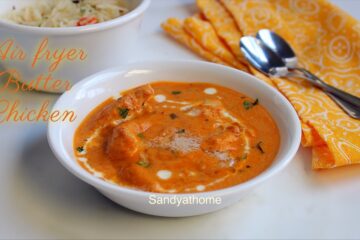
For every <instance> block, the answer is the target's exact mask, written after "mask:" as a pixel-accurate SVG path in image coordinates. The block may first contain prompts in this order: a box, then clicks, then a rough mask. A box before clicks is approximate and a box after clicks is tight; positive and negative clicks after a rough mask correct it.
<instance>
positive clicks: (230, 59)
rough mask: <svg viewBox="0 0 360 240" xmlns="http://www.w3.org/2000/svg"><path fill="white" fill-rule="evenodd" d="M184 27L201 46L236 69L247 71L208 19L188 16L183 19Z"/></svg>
mask: <svg viewBox="0 0 360 240" xmlns="http://www.w3.org/2000/svg"><path fill="white" fill-rule="evenodd" d="M184 29H185V31H186V32H187V33H188V34H190V35H191V36H192V37H193V38H194V39H195V40H196V41H197V42H198V43H199V44H200V45H201V46H202V47H203V48H205V49H206V50H208V51H209V52H212V53H213V54H214V55H216V56H218V57H219V58H221V59H222V60H223V61H225V62H227V63H229V64H230V65H232V66H234V67H236V68H237V69H240V70H243V71H246V72H248V68H247V67H246V66H245V65H244V64H242V63H241V62H240V61H238V60H237V59H236V57H235V56H234V55H233V53H232V52H231V51H230V50H229V49H228V47H227V46H226V45H225V44H224V43H223V42H222V41H221V39H220V38H219V37H218V35H217V34H216V32H215V30H214V28H213V26H212V25H211V24H210V23H209V22H208V21H206V20H203V19H200V18H198V17H188V18H186V19H185V21H184Z"/></svg>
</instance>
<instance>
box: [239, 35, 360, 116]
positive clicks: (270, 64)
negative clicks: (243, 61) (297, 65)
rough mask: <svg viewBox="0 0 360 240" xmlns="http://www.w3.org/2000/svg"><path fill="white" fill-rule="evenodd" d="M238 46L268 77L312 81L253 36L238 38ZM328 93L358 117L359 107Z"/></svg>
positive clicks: (343, 107)
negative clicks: (292, 68) (289, 66)
mask: <svg viewBox="0 0 360 240" xmlns="http://www.w3.org/2000/svg"><path fill="white" fill-rule="evenodd" d="M240 48H241V50H242V52H243V53H244V55H245V57H246V58H247V60H248V61H249V62H250V64H252V65H253V66H254V67H255V68H257V69H258V70H259V71H261V72H263V73H264V74H266V75H269V76H270V77H272V76H274V77H300V78H303V79H307V80H309V81H311V82H312V83H313V82H314V81H313V80H312V79H309V76H308V75H306V74H305V73H304V72H303V71H293V70H291V69H289V68H288V67H287V66H286V63H285V62H284V61H283V60H282V58H281V57H280V56H278V55H277V54H276V53H275V52H274V51H272V50H271V49H270V48H269V47H267V46H266V45H265V43H263V42H262V41H260V40H259V39H257V38H255V37H251V36H246V37H242V38H241V40H240ZM320 81H321V80H320ZM316 83H317V82H315V83H314V85H316V86H318V87H321V86H322V85H320V84H316ZM328 94H329V96H330V97H331V98H332V99H333V101H335V102H336V103H337V104H338V105H339V106H340V107H341V108H342V109H343V110H344V111H345V112H346V113H347V114H348V115H349V116H351V117H353V118H357V119H360V108H359V107H357V106H356V105H354V104H352V103H349V102H347V101H345V100H343V99H341V98H339V97H337V96H335V95H334V94H333V93H328Z"/></svg>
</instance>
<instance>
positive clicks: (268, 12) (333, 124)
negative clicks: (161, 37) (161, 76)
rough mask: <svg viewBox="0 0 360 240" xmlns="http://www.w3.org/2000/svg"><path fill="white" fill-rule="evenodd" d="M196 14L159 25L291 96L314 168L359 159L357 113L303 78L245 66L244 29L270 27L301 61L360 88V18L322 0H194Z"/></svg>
mask: <svg viewBox="0 0 360 240" xmlns="http://www.w3.org/2000/svg"><path fill="white" fill-rule="evenodd" d="M197 5H198V7H199V9H200V12H201V13H200V14H199V15H197V16H195V17H189V18H187V19H185V21H180V20H178V19H174V18H172V19H169V20H168V21H167V22H165V23H163V25H162V26H163V28H164V30H165V31H166V32H167V33H168V34H169V35H171V36H172V37H174V38H175V39H177V40H178V41H179V42H181V43H182V44H184V45H186V46H187V47H189V48H190V49H191V50H192V51H194V52H196V53H197V54H199V55H200V56H202V57H204V58H205V59H207V60H209V61H213V62H217V63H221V64H224V65H228V66H232V67H236V68H238V69H241V70H243V71H247V72H250V73H252V74H254V75H255V76H257V77H258V78H260V79H262V80H263V81H265V82H267V83H268V84H270V85H272V86H274V87H276V88H277V89H278V90H279V91H281V92H282V93H283V94H284V95H285V96H286V97H287V98H288V99H289V101H290V102H291V103H292V104H293V106H294V108H295V109H296V111H297V113H298V115H299V117H300V119H301V122H302V128H303V139H302V145H303V146H305V147H312V152H313V161H312V165H313V168H314V169H323V168H334V167H339V166H345V165H350V164H356V163H360V121H358V120H355V119H352V118H350V117H348V116H347V115H346V114H345V113H344V112H343V111H342V110H341V109H340V108H339V107H338V106H337V105H336V104H335V103H334V102H333V101H331V100H330V99H329V98H328V97H327V95H326V94H324V93H323V92H322V91H320V90H318V89H316V88H314V87H312V86H311V85H309V84H307V83H306V82H304V81H301V80H295V81H294V80H286V79H269V78H267V77H266V76H264V75H263V74H261V73H260V72H258V71H257V70H255V69H253V68H252V67H251V66H248V64H247V63H246V61H245V60H244V57H243V56H242V54H241V52H240V51H239V48H238V42H239V40H240V38H241V36H243V35H253V34H255V33H256V32H257V31H258V30H259V29H262V28H269V29H271V30H273V31H276V32H277V33H279V34H280V35H281V36H282V37H284V38H285V39H286V40H287V41H289V42H290V44H291V45H292V46H293V48H294V50H295V52H296V53H297V55H298V56H299V61H300V64H301V65H302V66H304V67H305V68H307V69H309V70H310V71H311V72H313V73H315V74H316V75H318V76H319V77H320V78H322V79H323V80H324V81H326V82H328V83H329V84H332V85H333V86H336V87H339V88H341V89H343V90H344V91H347V92H350V93H352V94H354V95H357V96H360V23H359V22H358V21H357V20H355V19H354V18H352V17H351V16H349V15H348V14H346V13H344V12H343V11H342V10H340V9H339V8H337V7H336V6H334V5H333V4H331V3H329V2H327V1H326V0H197Z"/></svg>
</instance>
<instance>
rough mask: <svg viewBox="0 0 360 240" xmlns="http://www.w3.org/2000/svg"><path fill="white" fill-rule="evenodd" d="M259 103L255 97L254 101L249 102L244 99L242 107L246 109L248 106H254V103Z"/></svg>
mask: <svg viewBox="0 0 360 240" xmlns="http://www.w3.org/2000/svg"><path fill="white" fill-rule="evenodd" d="M258 104H259V99H258V98H257V99H256V100H255V101H254V102H250V101H248V100H245V101H244V102H243V107H244V108H245V109H246V110H249V109H250V108H252V107H254V106H255V105H258Z"/></svg>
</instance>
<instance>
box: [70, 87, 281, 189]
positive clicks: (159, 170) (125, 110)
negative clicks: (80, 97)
mask: <svg viewBox="0 0 360 240" xmlns="http://www.w3.org/2000/svg"><path fill="white" fill-rule="evenodd" d="M279 144H280V136H279V131H278V128H277V126H276V124H275V122H274V120H273V119H272V118H271V116H270V115H269V113H268V112H267V111H266V110H265V109H264V108H263V107H262V106H261V104H260V102H259V100H257V99H256V100H254V99H250V98H248V97H246V96H245V95H243V94H241V93H239V92H236V91H234V90H231V89H228V88H225V87H221V86H218V85H214V84H208V83H172V82H157V83H152V84H149V85H144V86H140V87H138V88H135V89H132V90H129V91H126V92H124V93H123V94H122V97H121V98H119V99H116V100H115V99H109V100H107V101H105V102H104V103H102V104H101V105H100V106H98V107H96V108H95V109H94V110H93V111H92V112H91V113H90V114H89V115H88V116H87V117H86V118H85V120H84V121H83V122H82V123H81V125H80V127H79V128H78V129H77V131H76V134H75V139H74V148H75V153H76V156H77V158H78V161H79V163H80V164H81V166H82V167H84V168H85V169H86V170H88V171H89V172H91V173H92V174H95V175H97V176H99V177H101V178H103V179H104V180H106V181H109V182H113V183H116V184H119V185H122V186H127V187H130V188H136V189H141V190H144V191H150V192H164V193H184V192H185V193H186V192H198V191H211V190H215V189H222V188H226V187H229V186H233V185H236V184H238V183H241V182H244V181H247V180H249V179H251V178H253V177H255V176H257V175H258V174H260V173H261V172H262V171H264V170H265V169H266V168H267V167H268V166H269V165H270V164H271V163H272V161H273V159H274V158H275V156H276V153H277V151H278V148H279Z"/></svg>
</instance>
